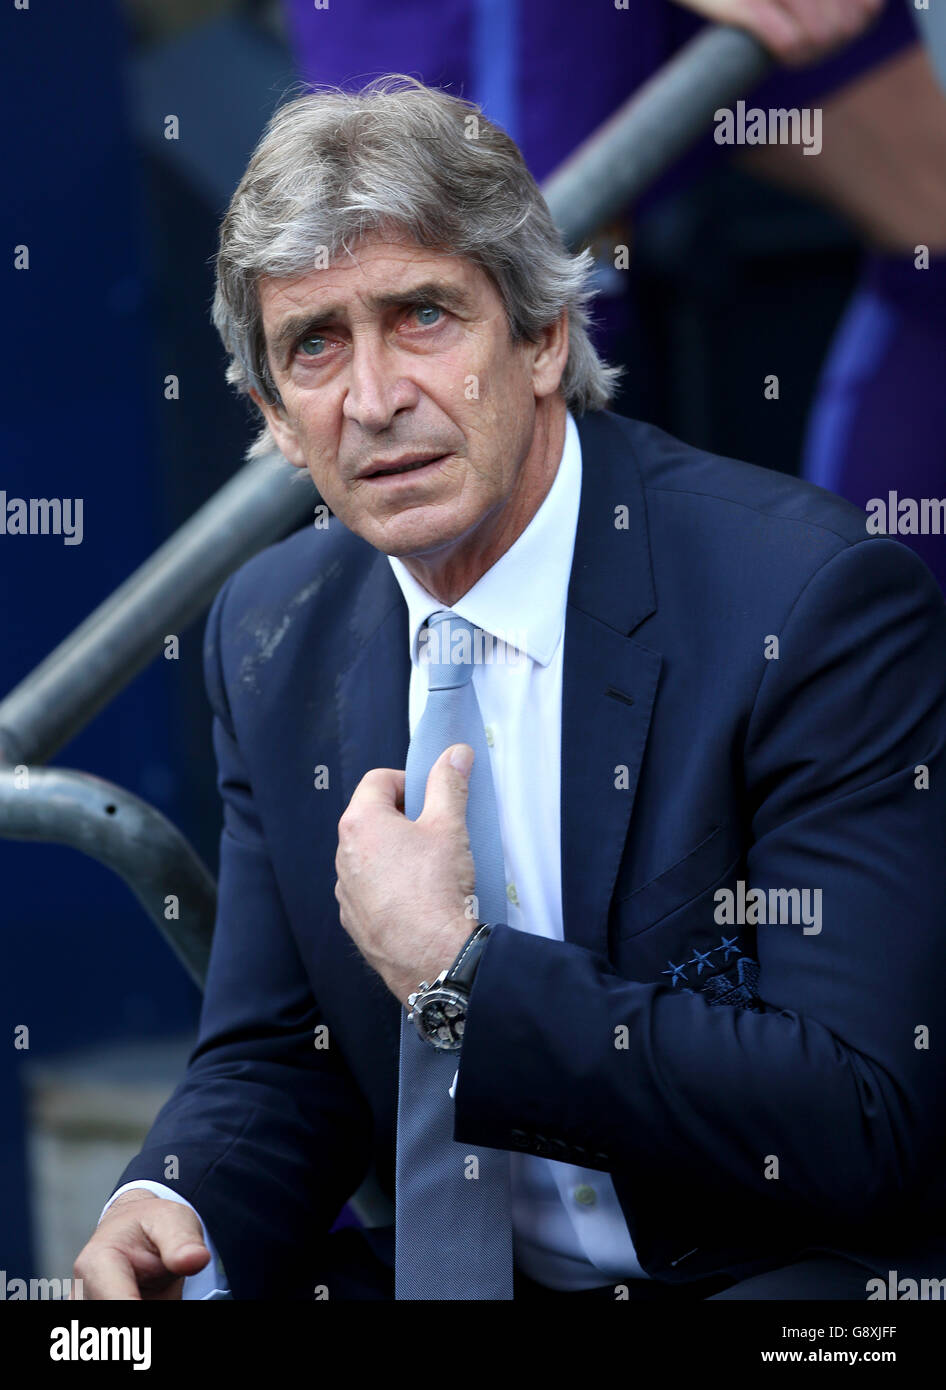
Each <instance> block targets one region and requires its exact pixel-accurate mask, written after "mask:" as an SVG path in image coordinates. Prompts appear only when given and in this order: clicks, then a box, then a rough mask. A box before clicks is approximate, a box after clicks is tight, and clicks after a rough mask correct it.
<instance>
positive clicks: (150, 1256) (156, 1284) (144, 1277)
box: [72, 1188, 210, 1301]
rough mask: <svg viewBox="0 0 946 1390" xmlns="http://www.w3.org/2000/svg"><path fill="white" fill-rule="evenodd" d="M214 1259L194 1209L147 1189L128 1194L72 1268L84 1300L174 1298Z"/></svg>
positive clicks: (112, 1209)
mask: <svg viewBox="0 0 946 1390" xmlns="http://www.w3.org/2000/svg"><path fill="white" fill-rule="evenodd" d="M209 1259H210V1251H209V1250H208V1249H207V1247H206V1245H205V1244H204V1238H203V1235H202V1234H201V1228H200V1222H199V1220H198V1219H197V1216H196V1215H195V1213H194V1212H193V1211H192V1210H191V1209H190V1207H186V1206H183V1205H182V1204H181V1203H180V1202H172V1201H169V1200H168V1199H167V1198H166V1197H157V1196H155V1194H154V1193H153V1192H149V1191H148V1190H147V1188H140V1189H136V1190H132V1191H130V1192H123V1193H122V1195H121V1196H120V1197H117V1198H116V1199H115V1201H114V1202H113V1203H112V1205H111V1206H110V1207H109V1209H108V1211H107V1212H106V1213H105V1215H104V1216H103V1217H102V1220H101V1221H100V1222H99V1224H98V1226H97V1227H96V1229H95V1233H94V1235H93V1236H92V1238H91V1240H89V1241H88V1243H87V1244H86V1245H84V1246H83V1248H82V1250H81V1251H80V1252H79V1255H78V1257H77V1258H76V1262H75V1264H74V1266H73V1271H72V1272H73V1275H74V1277H75V1278H76V1279H81V1280H82V1285H81V1289H82V1293H81V1297H82V1298H83V1299H137V1300H143V1301H150V1300H153V1299H163V1300H168V1299H175V1298H180V1297H181V1292H182V1290H183V1288H184V1279H185V1277H186V1276H188V1275H191V1274H197V1273H198V1272H199V1271H200V1270H202V1269H203V1268H204V1266H205V1265H206V1263H207V1261H208V1260H209Z"/></svg>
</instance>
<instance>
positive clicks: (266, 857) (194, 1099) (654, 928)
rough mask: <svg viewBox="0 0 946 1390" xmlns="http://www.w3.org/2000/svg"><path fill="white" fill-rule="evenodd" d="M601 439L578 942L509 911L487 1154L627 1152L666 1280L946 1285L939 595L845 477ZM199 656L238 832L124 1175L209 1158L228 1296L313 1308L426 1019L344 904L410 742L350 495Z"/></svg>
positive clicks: (464, 1065)
mask: <svg viewBox="0 0 946 1390" xmlns="http://www.w3.org/2000/svg"><path fill="white" fill-rule="evenodd" d="M578 425H579V432H580V437H581V445H582V452H583V461H584V468H583V474H584V477H583V485H582V497H581V511H580V519H579V524H578V534H577V541H576V549H575V556H574V563H573V568H572V573H571V580H570V586H569V593H568V608H567V614H566V624H565V652H564V678H563V681H564V684H563V709H562V789H561V821H562V851H563V852H562V866H563V868H562V896H563V913H564V933H565V939H564V941H561V942H557V941H550V940H546V939H543V938H538V937H534V936H531V935H529V934H528V933H525V932H519V931H515V930H513V929H512V928H511V927H509V926H508V925H502V924H500V925H498V926H497V929H496V930H495V931H494V933H493V935H492V937H491V939H490V942H489V944H488V947H487V950H486V952H485V955H484V957H483V960H482V963H481V966H480V969H479V974H478V976H477V979H476V982H475V985H474V989H473V994H472V997H471V1001H470V1012H469V1019H468V1024H467V1029H466V1034H465V1037H464V1043H463V1050H462V1054H461V1061H460V1073H459V1084H458V1087H457V1096H456V1103H455V1104H456V1122H455V1138H456V1139H457V1140H458V1141H460V1142H461V1143H468V1144H482V1145H488V1146H495V1147H498V1148H503V1149H510V1150H513V1149H518V1150H522V1151H524V1152H528V1153H532V1154H538V1155H544V1156H547V1157H550V1158H559V1159H562V1160H565V1161H568V1162H574V1163H578V1164H580V1165H583V1166H585V1167H590V1168H594V1169H599V1170H606V1171H608V1172H609V1173H610V1174H611V1175H612V1178H613V1181H614V1184H615V1187H616V1190H617V1193H618V1196H619V1198H620V1200H621V1203H622V1206H623V1208H624V1212H625V1215H626V1218H627V1222H628V1225H629V1228H630V1232H631V1235H632V1238H633V1240H634V1244H635V1247H636V1249H637V1252H638V1255H639V1257H640V1260H641V1262H642V1264H643V1266H644V1268H645V1269H646V1270H647V1271H648V1272H649V1273H650V1274H652V1275H653V1276H655V1277H657V1278H660V1279H665V1280H679V1281H688V1280H691V1279H694V1278H698V1277H703V1276H706V1275H708V1274H710V1273H713V1272H716V1271H719V1270H730V1271H733V1272H734V1273H737V1274H738V1273H742V1272H746V1273H748V1272H751V1271H753V1270H756V1269H763V1268H768V1267H772V1266H774V1265H776V1264H779V1263H785V1262H787V1261H788V1260H789V1259H790V1258H791V1257H792V1255H793V1252H798V1251H800V1250H801V1249H803V1248H807V1247H811V1246H814V1247H824V1248H829V1249H840V1250H852V1251H855V1252H858V1253H860V1254H861V1255H862V1257H863V1258H864V1259H865V1260H866V1261H867V1262H868V1263H870V1264H871V1266H872V1267H873V1268H875V1269H877V1270H878V1272H884V1273H885V1272H886V1271H887V1270H888V1269H889V1268H896V1269H898V1270H899V1271H900V1273H901V1274H908V1273H910V1271H911V1269H912V1270H914V1271H919V1272H928V1273H929V1274H931V1275H933V1276H946V1236H944V1234H943V1232H944V1230H946V1217H944V1213H946V1161H944V1159H946V1144H944V1131H946V1104H944V1094H946V1084H944V1082H946V1008H944V1002H943V1001H944V990H943V976H944V964H946V946H944V942H946V936H944V925H946V880H944V873H943V869H944V853H943V851H944V844H946V761H944V753H943V744H944V733H946V608H944V604H943V600H942V598H941V596H940V594H939V591H938V589H937V588H936V586H935V584H934V582H933V580H932V578H931V576H930V574H929V572H928V571H927V569H926V568H925V567H924V565H923V564H922V563H921V562H920V561H919V560H918V559H917V558H916V557H915V556H914V555H913V553H912V552H911V551H910V550H908V549H907V548H906V547H905V546H903V545H901V544H900V543H898V542H896V541H893V540H888V539H885V538H869V537H868V536H867V535H866V531H865V517H864V513H862V512H860V511H857V510H855V509H854V508H853V507H851V506H848V505H847V504H846V503H845V502H843V501H840V500H838V499H837V498H835V497H833V496H831V495H830V494H828V493H826V492H823V491H822V490H820V489H818V488H814V487H811V486H808V485H807V484H804V483H800V482H798V481H796V480H793V479H789V478H786V477H784V476H782V475H780V474H777V473H774V472H770V471H768V470H765V469H761V468H756V467H753V466H751V465H749V464H745V463H739V462H735V461H733V460H729V459H723V458H719V457H715V456H712V455H709V454H707V453H704V452H702V451H700V450H697V449H693V448H690V447H689V446H687V445H685V444H683V443H681V442H680V441H678V440H675V439H673V438H672V437H670V436H669V435H667V434H665V433H663V432H662V431H660V430H658V429H656V428H654V427H652V426H649V425H646V424H642V423H640V422H637V421H633V420H628V419H624V418H623V417H620V416H618V415H615V414H612V413H610V412H596V413H590V414H587V415H585V416H584V417H582V418H581V419H579V421H578ZM622 508H626V509H627V511H626V513H624V512H622V511H621V510H619V509H622ZM625 516H626V519H627V525H626V526H624V525H622V524H621V523H622V519H623V518H624V517H625ZM773 637H777V638H778V655H777V658H776V657H774V655H773V653H774V646H773V643H772V641H771V640H770V639H771V638H773ZM205 671H206V681H207V689H208V693H209V697H210V702H211V705H212V707H213V713H214V720H213V738H214V744H215V749H216V754H217V759H218V765H219V787H220V791H221V794H222V797H223V809H224V822H225V823H224V829H223V832H222V838H221V845H220V874H219V908H218V915H217V922H216V928H215V935H214V942H213V952H212V959H211V966H210V972H209V978H208V982H207V990H206V996H205V1000H204V1007H203V1014H202V1019H201V1026H200V1035H199V1040H198V1043H197V1046H196V1048H195V1051H194V1053H193V1055H192V1057H191V1060H190V1063H189V1065H188V1069H187V1072H186V1075H185V1077H184V1078H183V1080H182V1082H181V1084H180V1085H179V1087H178V1088H177V1090H176V1091H175V1093H174V1095H173V1096H172V1098H171V1099H170V1100H169V1101H168V1103H167V1104H166V1105H165V1107H164V1108H163V1109H162V1111H161V1112H160V1114H159V1116H158V1118H157V1119H156V1121H155V1124H154V1126H153V1128H152V1130H151V1132H150V1134H149V1136H148V1139H147V1141H146V1144H145V1147H144V1149H143V1150H142V1152H141V1153H140V1154H139V1155H138V1156H137V1157H136V1158H135V1159H134V1160H133V1162H132V1163H131V1164H130V1165H129V1166H128V1168H127V1169H126V1170H125V1172H124V1173H123V1174H122V1177H121V1179H120V1181H121V1182H127V1181H130V1180H131V1179H133V1178H140V1177H148V1178H154V1179H156V1180H158V1181H166V1178H165V1176H164V1175H165V1160H166V1156H167V1155H169V1154H175V1155H177V1156H178V1159H179V1164H180V1167H179V1177H178V1178H177V1180H176V1182H175V1186H176V1188H177V1190H179V1191H180V1192H181V1194H182V1195H183V1196H185V1197H187V1198H188V1199H189V1200H190V1201H191V1202H193V1203H194V1205H195V1206H196V1207H197V1209H198V1210H199V1211H200V1213H201V1215H202V1216H203V1218H204V1220H205V1222H206V1223H207V1226H208V1229H209V1230H210V1232H211V1235H212V1236H213V1238H214V1240H215V1242H216V1244H217V1246H218V1248H219V1250H220V1253H221V1256H222V1258H223V1261H224V1264H225V1266H226V1269H227V1272H228V1274H229V1277H230V1281H231V1285H232V1287H233V1290H234V1293H235V1295H236V1296H237V1297H260V1296H270V1295H274V1294H280V1295H285V1294H286V1293H289V1292H291V1291H292V1290H293V1289H301V1288H303V1287H304V1286H305V1284H306V1282H307V1281H308V1280H309V1279H311V1278H312V1277H313V1269H312V1266H311V1258H312V1253H311V1252H312V1251H313V1249H314V1248H315V1247H316V1245H317V1243H318V1241H319V1240H320V1238H321V1237H322V1236H323V1235H324V1234H325V1232H326V1231H327V1230H328V1228H329V1226H330V1225H331V1223H332V1222H333V1220H334V1218H335V1217H336V1215H337V1213H338V1212H339V1209H340V1208H341V1206H342V1205H343V1203H344V1202H345V1201H346V1199H347V1198H348V1197H349V1196H350V1195H351V1194H352V1193H353V1192H354V1191H355V1189H357V1188H358V1186H359V1185H360V1183H361V1182H362V1179H363V1178H364V1177H365V1175H366V1174H367V1173H368V1172H369V1170H370V1169H372V1168H373V1169H374V1170H375V1171H376V1173H377V1175H378V1179H379V1181H380V1182H381V1185H382V1186H383V1187H384V1188H385V1190H386V1191H387V1192H388V1193H389V1194H393V1174H394V1139H395V1111H396V1100H397V1065H398V1029H399V1020H400V1006H399V1004H398V1002H397V1001H396V1000H395V998H394V997H393V995H391V994H390V992H389V991H388V990H387V988H386V987H385V985H384V984H383V982H382V981H381V979H380V978H379V977H378V976H377V975H375V974H374V972H372V971H371V970H370V969H369V968H368V966H367V965H366V964H365V963H364V962H363V961H362V959H361V957H360V956H359V954H358V952H357V950H356V949H355V947H354V945H353V944H352V942H351V940H350V939H349V937H348V936H347V934H346V933H345V932H344V930H343V929H342V928H341V926H340V924H339V921H338V912H337V903H336V900H335V896H334V885H335V870H334V857H335V850H336V844H337V835H336V827H337V822H338V819H339V817H340V816H341V814H342V811H343V810H344V809H345V806H346V805H347V803H348V800H349V798H350V796H351V794H352V792H353V790H354V788H355V786H356V784H357V783H358V781H359V779H360V778H361V777H362V775H363V774H364V773H365V772H367V771H368V770H369V769H371V768H375V767H403V766H404V762H405V755H406V751H407V744H408V707H407V698H408V683H409V676H410V665H409V653H408V633H407V613H406V606H405V604H404V601H403V599H402V597H401V594H400V591H399V589H398V587H397V584H396V582H395V580H394V577H393V574H392V572H391V569H390V566H389V564H388V561H387V559H386V557H385V556H383V555H381V554H379V553H378V552H376V551H374V550H373V549H372V548H371V547H370V546H368V545H367V544H366V543H365V542H364V541H362V540H361V539H359V538H358V537H356V536H354V535H352V534H351V533H350V532H348V531H347V530H346V529H345V528H344V527H342V526H341V524H340V523H338V522H337V521H336V520H335V519H334V518H333V519H332V522H331V525H330V527H329V528H328V529H327V530H325V529H322V530H320V529H316V528H314V527H313V528H306V529H305V530H303V531H299V532H297V533H295V534H294V535H292V536H290V537H289V538H288V539H286V540H284V541H282V542H280V543H278V544H276V545H272V546H270V547H269V548H268V549H266V550H264V551H263V552H261V553H260V554H258V555H257V556H255V557H254V558H253V559H252V560H250V561H249V562H248V563H247V564H245V565H244V566H243V567H242V568H241V569H240V570H239V571H237V572H236V573H235V574H234V575H233V576H231V578H230V579H229V580H228V581H227V582H226V583H225V584H224V586H223V588H222V589H221V591H220V593H219V594H218V596H217V598H216V599H215V601H214V604H213V607H212V609H211V612H210V615H209V618H208V622H207V630H206V642H205ZM921 767H926V768H927V769H928V778H929V786H928V788H926V789H924V787H923V781H924V776H923V773H922V771H921V772H919V773H918V772H917V771H916V769H917V768H921ZM318 768H324V769H326V770H327V774H328V786H327V787H326V786H323V787H321V788H319V787H318V786H317V785H316V783H317V782H318V781H323V782H324V780H325V777H324V774H323V775H322V776H321V777H319V776H318V775H317V773H316V769H318ZM918 783H919V785H918ZM740 879H741V880H743V881H746V882H748V883H749V884H750V885H751V886H752V887H758V888H762V889H764V890H767V889H770V888H773V889H774V888H809V889H819V888H820V889H821V891H822V914H823V926H822V930H821V932H820V934H813V933H808V934H806V933H805V932H804V931H803V927H802V925H794V926H792V925H787V924H783V925H766V926H751V925H748V926H742V927H740V926H733V927H727V926H722V927H721V926H720V925H719V924H718V921H717V918H716V907H717V900H716V898H715V896H714V895H715V891H716V890H717V889H720V888H723V887H729V888H732V889H733V890H734V891H735V889H736V884H737V882H738V881H739V880H740ZM322 1024H324V1025H327V1028H328V1034H327V1036H328V1042H329V1045H328V1046H327V1047H317V1046H315V1045H314V1044H315V1030H316V1029H317V1028H318V1027H319V1026H320V1025H322ZM924 1028H926V1029H928V1030H929V1045H928V1047H927V1046H924V1045H923V1044H924V1034H923V1031H922V1030H923V1029H924ZM773 1160H775V1161H776V1162H773ZM776 1174H777V1175H776Z"/></svg>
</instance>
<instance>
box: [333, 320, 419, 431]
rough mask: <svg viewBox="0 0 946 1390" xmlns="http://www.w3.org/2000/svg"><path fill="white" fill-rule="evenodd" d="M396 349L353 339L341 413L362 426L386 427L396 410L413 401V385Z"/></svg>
mask: <svg viewBox="0 0 946 1390" xmlns="http://www.w3.org/2000/svg"><path fill="white" fill-rule="evenodd" d="M402 367H403V363H402V362H399V360H398V353H397V352H395V351H393V350H391V349H390V348H388V347H386V346H385V344H384V343H380V342H377V341H375V342H365V341H362V342H360V343H356V344H355V346H354V347H353V349H352V357H351V367H350V377H349V383H348V391H347V392H346V395H345V403H344V414H345V417H346V419H349V420H353V421H354V422H355V423H356V424H358V425H360V426H361V428H362V429H364V430H369V431H372V432H378V431H380V430H383V429H386V428H387V426H388V425H389V424H390V423H391V420H392V419H393V418H394V416H395V415H396V414H397V412H398V411H399V410H403V409H404V408H405V407H407V406H412V405H416V403H417V398H418V394H419V393H418V390H417V387H416V385H415V384H414V383H413V382H412V381H410V379H409V378H408V377H406V376H405V375H404V373H403V371H402Z"/></svg>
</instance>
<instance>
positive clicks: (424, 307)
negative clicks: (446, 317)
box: [413, 304, 443, 328]
mask: <svg viewBox="0 0 946 1390" xmlns="http://www.w3.org/2000/svg"><path fill="white" fill-rule="evenodd" d="M413 312H414V313H415V314H416V315H417V317H418V320H419V321H420V323H422V324H423V326H424V327H425V328H429V327H430V325H431V324H432V323H436V322H437V319H436V318H433V319H424V318H421V315H422V314H436V315H438V316H439V315H440V314H442V313H443V310H442V309H441V308H440V307H439V306H438V305H436V304H418V305H417V307H416V308H415V309H414V311H413Z"/></svg>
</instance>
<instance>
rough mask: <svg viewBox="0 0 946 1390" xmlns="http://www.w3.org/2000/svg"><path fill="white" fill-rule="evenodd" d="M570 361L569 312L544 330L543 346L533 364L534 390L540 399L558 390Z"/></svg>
mask: <svg viewBox="0 0 946 1390" xmlns="http://www.w3.org/2000/svg"><path fill="white" fill-rule="evenodd" d="M567 361H568V310H567V309H563V310H562V312H561V313H560V314H559V316H558V318H557V319H556V320H555V322H554V323H551V324H549V326H548V327H547V328H545V329H543V330H542V338H541V345H540V347H539V349H538V351H537V352H536V355H535V357H534V358H533V362H532V389H533V390H534V392H535V394H536V395H537V396H539V397H542V396H551V395H552V394H553V393H554V392H555V391H557V390H558V387H559V383H560V382H561V380H562V373H563V372H564V371H565V363H566V362H567Z"/></svg>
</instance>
